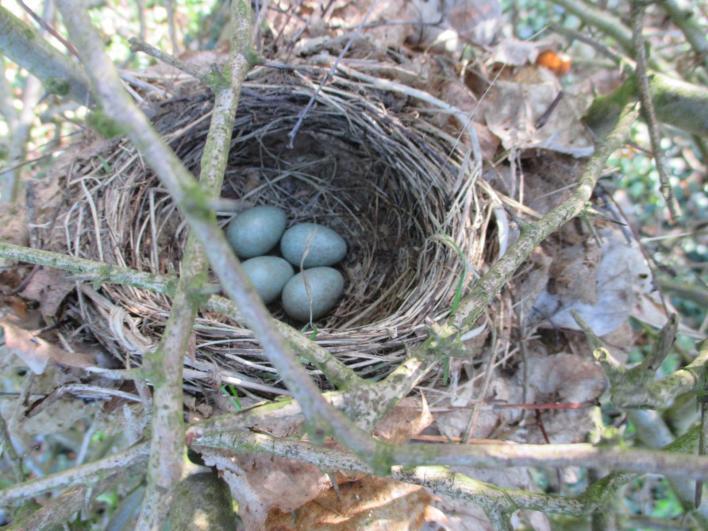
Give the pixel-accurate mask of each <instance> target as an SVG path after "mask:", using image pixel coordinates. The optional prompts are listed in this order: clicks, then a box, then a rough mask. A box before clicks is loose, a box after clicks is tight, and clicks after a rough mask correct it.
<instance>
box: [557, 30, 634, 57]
mask: <svg viewBox="0 0 708 531" xmlns="http://www.w3.org/2000/svg"><path fill="white" fill-rule="evenodd" d="M550 29H551V30H553V31H555V32H556V33H561V34H563V35H565V36H566V37H569V38H570V39H575V40H578V41H580V42H583V43H585V44H587V45H588V46H591V47H593V48H595V49H596V50H597V51H598V52H600V53H601V54H602V55H604V56H605V57H607V58H608V59H610V60H611V61H612V62H613V63H615V64H620V63H621V62H622V56H621V55H620V54H618V53H617V52H615V51H614V50H611V49H610V48H609V47H607V46H605V45H604V44H602V43H601V42H599V41H597V40H595V39H593V38H592V37H591V36H590V35H587V34H586V33H583V32H581V31H577V30H574V29H572V28H566V27H563V26H561V25H559V24H551V26H550Z"/></svg>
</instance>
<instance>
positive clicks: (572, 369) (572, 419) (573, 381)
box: [525, 353, 607, 444]
mask: <svg viewBox="0 0 708 531" xmlns="http://www.w3.org/2000/svg"><path fill="white" fill-rule="evenodd" d="M527 360H528V396H527V401H528V402H529V403H537V404H541V403H549V402H560V403H576V404H581V403H587V402H592V401H594V400H595V399H597V398H598V397H599V396H600V395H601V394H602V393H603V392H604V390H605V388H606V385H607V383H606V380H605V374H604V372H603V371H602V368H601V367H600V366H599V365H598V364H597V363H595V361H594V360H592V359H590V358H589V357H582V356H577V355H575V354H566V353H560V354H555V355H552V356H537V355H530V356H529V357H528V358H527ZM592 411H593V410H592V408H589V407H583V408H578V409H556V410H550V411H543V412H542V413H541V417H542V418H541V421H542V422H543V427H544V430H545V433H546V434H547V435H548V437H549V439H550V441H551V442H552V443H574V442H579V441H582V440H584V439H585V438H586V436H587V434H588V433H589V432H590V430H591V429H592V428H593V421H592ZM525 440H526V442H531V443H541V444H542V443H544V442H546V441H545V436H544V434H543V433H542V432H541V430H540V428H539V429H535V428H534V427H533V425H531V427H530V429H529V433H528V437H527V438H525Z"/></svg>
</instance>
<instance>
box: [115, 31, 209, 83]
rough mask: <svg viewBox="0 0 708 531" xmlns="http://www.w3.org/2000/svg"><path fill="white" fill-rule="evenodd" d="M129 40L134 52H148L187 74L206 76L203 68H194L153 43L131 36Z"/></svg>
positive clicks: (200, 77)
mask: <svg viewBox="0 0 708 531" xmlns="http://www.w3.org/2000/svg"><path fill="white" fill-rule="evenodd" d="M128 42H130V49H131V50H132V51H133V52H143V53H146V54H148V55H150V56H152V57H154V58H155V59H158V60H159V61H162V62H163V63H165V64H166V65H170V66H171V67H174V68H176V69H177V70H181V71H182V72H184V73H185V74H188V75H190V76H192V77H193V78H194V79H199V80H202V79H203V78H204V75H205V73H204V72H203V71H202V70H201V69H199V68H194V67H193V66H191V65H190V64H188V63H185V62H183V61H180V60H179V59H177V58H176V57H174V56H172V55H170V54H168V53H165V52H163V51H162V50H160V49H159V48H155V47H154V46H153V45H151V44H148V43H147V42H144V41H141V40H138V39H136V38H131V39H129V41H128Z"/></svg>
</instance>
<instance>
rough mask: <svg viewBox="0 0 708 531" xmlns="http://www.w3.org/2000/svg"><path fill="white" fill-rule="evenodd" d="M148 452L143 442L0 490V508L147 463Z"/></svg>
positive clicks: (148, 449) (147, 447)
mask: <svg viewBox="0 0 708 531" xmlns="http://www.w3.org/2000/svg"><path fill="white" fill-rule="evenodd" d="M149 452H150V448H149V446H148V445H147V444H146V443H141V444H138V445H136V446H133V447H132V448H129V449H128V450H124V451H122V452H120V453H117V454H114V455H111V456H109V457H105V458H103V459H100V460H98V461H93V462H92V463H87V464H85V465H81V466H78V467H75V468H71V469H69V470H65V471H63V472H57V473H56V474H52V475H51V476H47V477H45V478H42V479H35V480H33V481H27V482H25V483H22V484H20V485H13V486H12V487H6V488H4V489H2V490H0V507H2V506H6V505H9V504H11V503H14V502H16V501H20V500H24V499H27V498H32V497H35V496H41V495H42V494H46V493H47V492H50V491H52V490H55V489H66V488H68V487H73V486H74V485H84V484H86V483H89V482H91V481H94V480H96V479H98V478H100V476H101V475H105V474H107V473H112V472H115V471H118V470H121V469H125V468H129V467H132V466H134V465H138V464H140V463H143V462H147V459H148V454H149Z"/></svg>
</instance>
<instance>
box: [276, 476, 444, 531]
mask: <svg viewBox="0 0 708 531" xmlns="http://www.w3.org/2000/svg"><path fill="white" fill-rule="evenodd" d="M432 499H433V498H432V496H431V495H430V494H429V493H428V492H426V491H425V490H424V489H423V488H422V487H420V486H418V485H409V484H406V483H399V482H397V481H392V480H388V479H383V478H376V477H371V476H366V477H364V478H362V479H360V480H357V481H352V482H350V483H345V484H342V485H339V487H338V489H337V490H335V489H329V490H327V491H326V492H325V493H323V494H322V495H321V496H319V497H318V498H317V499H315V500H312V501H311V502H309V503H308V504H306V505H304V506H303V507H301V508H300V509H299V510H298V511H297V512H296V513H295V514H289V513H286V512H282V511H277V510H275V511H273V512H271V514H269V515H268V520H267V523H266V528H267V529H278V530H283V531H285V530H293V531H295V530H309V529H333V530H334V529H342V530H344V529H362V530H369V531H373V530H381V531H384V530H386V531H390V530H393V531H407V530H409V529H420V528H421V527H422V526H423V524H424V523H425V521H426V519H427V518H428V515H429V513H430V511H429V507H430V504H431V502H432Z"/></svg>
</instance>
